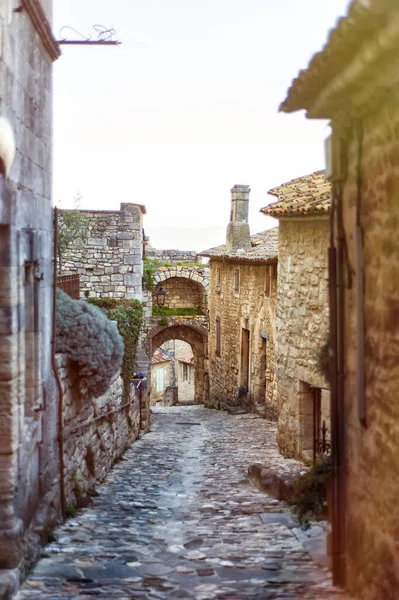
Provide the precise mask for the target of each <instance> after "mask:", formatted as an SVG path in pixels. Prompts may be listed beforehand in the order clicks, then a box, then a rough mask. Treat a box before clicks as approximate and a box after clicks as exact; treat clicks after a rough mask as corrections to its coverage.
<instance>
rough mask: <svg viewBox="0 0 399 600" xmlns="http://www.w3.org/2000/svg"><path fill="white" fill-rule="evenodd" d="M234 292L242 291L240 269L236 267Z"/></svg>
mask: <svg viewBox="0 0 399 600" xmlns="http://www.w3.org/2000/svg"><path fill="white" fill-rule="evenodd" d="M234 293H235V294H239V293H240V270H239V269H236V270H235V271H234Z"/></svg>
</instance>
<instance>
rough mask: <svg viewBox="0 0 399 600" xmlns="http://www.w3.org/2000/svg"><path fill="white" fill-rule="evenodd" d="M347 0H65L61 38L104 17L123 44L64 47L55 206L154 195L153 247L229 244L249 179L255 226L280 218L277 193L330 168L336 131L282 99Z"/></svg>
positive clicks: (115, 203) (104, 204)
mask: <svg viewBox="0 0 399 600" xmlns="http://www.w3.org/2000/svg"><path fill="white" fill-rule="evenodd" d="M347 5H348V0H113V1H112V2H110V1H109V0H83V1H82V0H55V2H54V32H55V34H56V36H58V32H59V29H60V28H61V27H62V26H63V25H71V26H73V27H75V28H76V29H77V30H78V31H81V32H82V33H86V32H87V33H88V32H90V31H91V29H92V25H94V24H96V23H100V24H103V25H107V26H113V27H114V28H115V29H116V37H117V39H119V40H121V41H122V45H121V46H119V47H113V46H111V47H99V46H92V47H86V46H75V47H73V46H63V47H62V51H63V55H62V56H61V58H60V59H59V60H58V61H57V62H56V63H55V68H54V201H55V203H57V204H59V205H60V206H62V207H63V208H69V207H72V206H73V197H74V196H75V195H76V193H78V192H79V193H80V194H82V196H83V199H82V202H81V208H88V209H92V210H118V209H119V205H120V203H121V202H137V203H139V204H145V205H146V208H147V215H146V217H145V229H146V233H147V234H149V235H150V238H151V239H150V241H151V244H152V245H153V246H155V247H157V248H180V249H190V250H191V249H192V250H198V251H199V250H204V249H205V248H208V247H210V246H215V245H218V244H221V243H223V242H224V241H225V231H226V226H227V223H228V219H229V214H230V189H231V188H232V186H233V185H234V184H248V185H250V186H251V190H252V191H251V198H250V219H249V221H250V227H251V233H256V232H257V231H262V230H264V229H267V228H269V227H271V226H273V225H274V224H275V221H274V219H270V218H267V217H265V216H263V215H261V214H260V213H259V210H260V208H262V207H263V206H265V205H266V204H267V203H268V202H269V200H270V198H269V197H268V196H267V190H268V189H270V188H272V187H273V186H276V185H279V184H281V183H283V182H285V181H288V180H289V179H292V178H293V177H299V176H300V175H305V174H307V173H310V172H312V171H315V170H317V169H321V168H323V167H324V156H323V140H324V138H325V137H326V135H327V132H328V127H327V123H326V122H313V121H307V120H306V119H305V117H304V115H303V113H300V114H295V115H284V114H278V113H277V108H278V105H279V103H280V102H281V101H282V100H284V98H285V95H286V91H287V88H288V87H289V85H290V83H291V81H292V79H293V78H294V77H296V76H297V74H298V71H299V70H300V69H302V68H305V67H306V65H307V64H308V62H309V60H310V58H311V56H312V55H313V54H314V53H315V52H316V51H318V50H320V49H321V47H322V46H323V45H324V43H325V41H326V39H327V35H328V30H329V29H331V28H332V27H333V26H334V25H335V24H336V20H337V17H338V16H340V15H343V14H345V13H346V9H347ZM65 33H66V32H65ZM63 37H65V35H64V32H63ZM68 37H69V38H72V37H76V35H75V34H74V33H73V32H68Z"/></svg>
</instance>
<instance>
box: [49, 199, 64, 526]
mask: <svg viewBox="0 0 399 600" xmlns="http://www.w3.org/2000/svg"><path fill="white" fill-rule="evenodd" d="M57 246H58V208H57V207H55V208H54V250H53V260H54V265H53V323H52V340H51V362H52V367H53V373H54V377H55V381H56V383H57V389H58V453H59V465H60V502H61V516H62V519H63V520H64V519H65V506H66V500H65V464H64V436H63V425H64V414H63V413H64V393H63V390H62V384H61V379H60V376H59V374H58V370H57V363H56V359H55V337H56V327H57V315H56V308H57Z"/></svg>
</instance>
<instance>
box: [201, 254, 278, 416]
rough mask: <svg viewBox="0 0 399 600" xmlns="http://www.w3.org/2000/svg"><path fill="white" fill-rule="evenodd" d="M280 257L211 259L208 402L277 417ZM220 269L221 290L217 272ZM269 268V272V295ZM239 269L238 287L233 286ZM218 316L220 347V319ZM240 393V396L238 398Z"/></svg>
mask: <svg viewBox="0 0 399 600" xmlns="http://www.w3.org/2000/svg"><path fill="white" fill-rule="evenodd" d="M276 266H277V265H276V262H275V261H274V264H266V262H265V263H263V264H262V263H260V264H252V263H243V262H238V261H234V259H230V260H225V261H219V260H217V259H211V262H210V288H209V289H210V291H209V377H210V394H209V400H208V403H209V405H210V406H215V407H219V408H226V407H228V406H241V407H244V408H247V409H250V410H259V411H260V413H261V414H262V415H264V416H265V417H266V418H268V419H273V420H275V419H276V418H277V392H276V383H275V377H274V339H275V311H276V298H277V288H276V283H277V277H276ZM217 269H220V291H218V290H217V286H216V277H217V276H216V272H217ZM266 269H268V270H270V273H271V290H270V296H266V295H265V280H266ZM237 270H238V271H239V281H240V284H239V292H238V293H237V292H236V291H235V277H236V275H235V274H236V271H237ZM217 319H220V330H221V351H220V356H218V355H217V352H216V327H217V325H216V320H217ZM243 329H244V330H246V331H249V339H250V342H249V343H250V352H249V376H248V393H246V392H243V391H242V390H240V388H242V387H243V386H242V383H243V380H242V375H243V368H244V367H243V365H242V364H241V363H242V361H241V347H242V336H243V331H242V330H243ZM240 395H241V397H240Z"/></svg>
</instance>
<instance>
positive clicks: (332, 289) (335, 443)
mask: <svg viewBox="0 0 399 600" xmlns="http://www.w3.org/2000/svg"><path fill="white" fill-rule="evenodd" d="M336 202H337V198H336V184H333V186H332V203H331V218H330V247H329V249H328V281H329V302H330V313H329V314H330V348H331V350H330V389H331V395H330V402H331V405H330V415H331V459H332V500H333V506H332V515H331V518H332V572H333V583H334V585H338V584H339V583H340V529H339V522H340V516H341V515H340V499H339V460H338V456H339V453H338V447H339V436H338V422H339V419H338V410H337V408H338V397H337V391H338V361H337V354H338V341H337V250H336V247H335V207H336Z"/></svg>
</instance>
